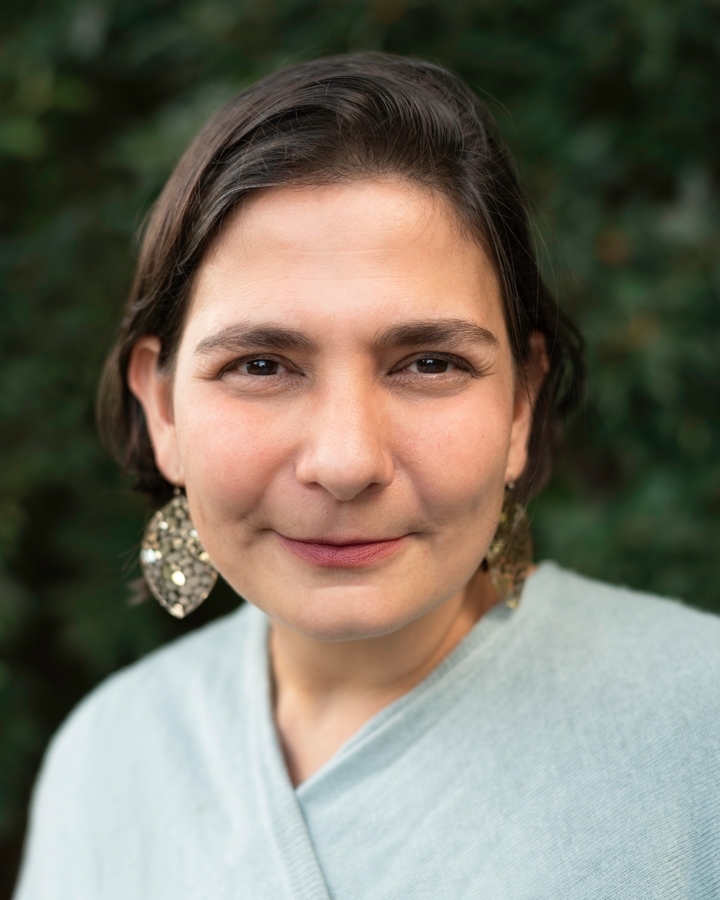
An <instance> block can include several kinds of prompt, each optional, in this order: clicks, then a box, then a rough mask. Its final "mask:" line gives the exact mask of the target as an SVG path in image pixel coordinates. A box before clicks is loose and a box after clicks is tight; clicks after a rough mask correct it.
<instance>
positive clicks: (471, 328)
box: [374, 319, 498, 348]
mask: <svg viewBox="0 0 720 900" xmlns="http://www.w3.org/2000/svg"><path fill="white" fill-rule="evenodd" d="M433 344H484V345H485V346H486V347H497V346H498V339H497V338H496V337H495V335H494V334H493V333H492V331H488V329H487V328H483V327H482V326H481V325H476V324H475V323H474V322H468V321H466V320H465V319H428V320H427V321H420V322H407V323H403V324H401V325H392V326H391V327H390V328H386V329H385V330H384V331H381V332H380V334H379V335H378V336H377V338H376V339H375V341H374V346H375V347H376V348H379V347H419V346H423V345H425V346H428V347H430V346H431V345H433Z"/></svg>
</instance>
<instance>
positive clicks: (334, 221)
mask: <svg viewBox="0 0 720 900" xmlns="http://www.w3.org/2000/svg"><path fill="white" fill-rule="evenodd" d="M158 347H159V345H158V342H157V340H156V339H154V338H147V339H143V340H142V341H140V342H139V343H138V345H137V346H136V348H135V351H134V354H133V360H132V363H131V368H130V383H131V386H132V388H133V390H134V391H135V393H136V394H137V395H138V396H139V397H140V399H141V400H142V402H143V405H144V407H145V410H146V415H147V419H148V424H149V427H150V432H151V437H152V440H153V445H154V447H155V452H156V458H157V462H158V465H159V468H160V470H161V471H162V472H163V474H164V475H165V477H166V478H167V479H168V480H169V481H171V482H173V483H175V484H179V485H184V486H185V488H186V491H187V496H188V500H189V504H190V510H191V513H192V517H193V520H194V522H195V525H196V527H197V530H198V532H199V534H200V537H201V539H202V541H203V543H204V545H205V547H206V549H207V550H208V552H209V554H210V557H211V558H212V560H213V561H214V563H215V564H216V566H217V568H218V569H219V570H220V572H221V573H222V575H223V576H224V577H225V579H226V580H227V581H228V582H229V583H230V584H231V585H232V586H233V587H234V588H235V590H236V591H238V593H240V594H241V595H242V596H243V597H245V598H247V599H248V600H250V601H251V602H252V603H254V604H256V605H257V606H259V607H261V608H262V609H263V610H265V611H266V612H267V613H268V614H269V615H270V616H271V617H273V618H274V619H276V620H279V621H281V622H283V623H284V624H286V625H288V626H289V627H291V628H293V629H295V630H297V631H298V632H300V633H302V634H304V635H306V636H309V637H313V638H316V639H320V640H343V639H353V638H362V637H370V636H377V635H380V634H387V633H389V632H392V631H394V630H396V629H398V628H400V627H402V626H403V625H405V624H407V623H409V622H410V621H412V620H414V619H416V618H418V617H419V616H421V615H423V614H424V613H427V612H430V611H431V610H433V609H435V608H436V607H438V606H439V605H440V604H442V603H443V602H445V601H447V600H449V599H450V598H451V597H453V596H454V595H456V594H457V593H458V592H459V591H462V590H463V589H464V587H465V586H466V585H467V584H468V582H469V581H470V579H471V578H472V576H473V575H474V573H475V572H476V570H477V568H478V566H479V564H480V562H481V561H482V559H483V557H484V555H485V552H486V549H487V547H488V544H489V542H490V540H491V538H492V536H493V533H494V530H495V527H496V523H497V521H498V517H499V511H500V507H501V504H502V498H503V488H504V485H505V484H506V483H507V482H508V481H511V480H514V479H516V478H517V477H518V476H519V474H520V473H521V471H522V469H523V466H524V464H525V459H526V452H525V447H526V444H527V437H528V430H529V424H530V415H531V409H530V401H529V397H528V389H527V386H525V385H524V384H523V382H522V380H521V379H520V378H519V377H516V373H515V371H514V365H513V359H512V355H511V350H510V344H509V340H508V335H507V331H506V328H505V324H504V319H503V313H502V306H501V299H500V291H499V287H498V282H497V279H496V276H495V274H494V272H493V269H492V267H491V265H490V263H489V262H488V260H487V258H486V257H485V255H484V253H483V252H482V250H480V249H479V247H478V246H477V244H476V243H474V242H472V241H470V240H468V239H467V238H466V237H464V236H463V235H462V233H461V231H460V229H459V228H458V226H457V224H456V221H455V219H454V216H453V213H452V212H451V210H450V208H449V207H448V206H447V204H446V203H445V201H443V200H442V199H439V198H438V197H437V196H434V195H432V194H430V193H429V192H428V191H426V190H424V189H422V188H419V187H416V186H413V185H411V184H409V183H407V182H404V181H361V182H357V183H351V184H342V185H332V186H325V187H307V188H292V189H291V188H287V189H285V188H283V189H274V190H271V191H268V192H266V193H264V194H262V195H259V196H258V197H256V198H255V199H253V200H252V201H251V202H250V203H249V204H247V205H246V206H245V207H244V208H243V210H242V212H241V213H240V214H238V215H237V216H236V217H235V218H234V219H233V220H232V221H231V222H230V223H229V224H228V226H227V227H226V229H225V230H224V232H223V234H222V236H221V238H220V240H219V241H218V243H217V244H216V246H215V247H214V249H213V251H212V252H211V254H210V255H209V256H208V258H207V259H206V260H205V261H204V263H203V264H202V266H201V268H200V270H199V273H198V278H197V281H196V285H195V288H194V293H193V297H192V302H191V305H190V308H189V312H188V315H187V321H186V324H185V328H184V332H183V335H182V339H181V342H180V346H179V350H178V354H177V360H176V364H175V366H174V371H173V374H172V377H171V378H170V377H168V376H165V375H163V374H162V373H161V372H159V371H158V370H157V367H156V365H155V363H156V359H157V356H156V354H157V349H158Z"/></svg>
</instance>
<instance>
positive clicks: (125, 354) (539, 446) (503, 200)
mask: <svg viewBox="0 0 720 900" xmlns="http://www.w3.org/2000/svg"><path fill="white" fill-rule="evenodd" d="M376 176H397V177H401V178H405V179H408V180H409V181H410V182H412V183H416V184H418V185H422V186H425V187H426V188H429V189H430V190H432V191H434V192H436V193H437V194H438V195H441V196H443V197H444V198H446V200H447V201H449V202H450V205H451V207H452V208H453V209H454V210H455V213H456V214H457V219H458V222H459V223H460V225H461V227H462V228H463V229H464V230H465V232H466V233H467V234H469V235H471V236H472V237H473V238H474V239H475V240H477V241H478V243H479V245H480V246H481V247H482V248H483V249H484V250H485V252H486V253H487V255H488V257H489V259H490V260H491V262H492V264H493V266H494V268H495V272H496V274H497V277H498V280H499V283H500V287H501V292H502V302H503V307H504V316H505V322H506V325H507V329H508V334H509V337H510V342H511V347H512V353H513V357H514V359H515V361H516V362H517V363H518V364H520V365H521V364H522V363H523V362H524V361H526V360H527V358H528V354H529V352H530V348H529V336H530V334H531V333H532V332H535V331H539V332H541V333H542V334H543V335H544V336H545V339H546V344H547V350H548V358H549V365H550V368H549V372H548V375H547V377H546V379H545V381H544V383H543V386H542V388H541V390H540V393H539V395H538V397H537V399H536V403H535V408H534V414H533V423H532V428H531V433H530V438H529V442H528V463H527V465H526V467H525V471H524V473H523V475H522V477H521V478H520V480H519V481H518V486H517V490H518V494H519V495H520V496H521V497H522V498H523V499H527V498H528V497H529V496H531V495H532V494H534V493H535V492H537V490H539V488H540V487H542V485H543V484H544V483H545V482H546V480H547V479H548V477H549V474H550V471H551V461H552V456H553V454H554V451H555V449H556V446H557V443H558V440H559V435H560V433H561V427H560V426H561V425H562V423H563V420H564V419H565V418H566V417H567V415H568V414H569V413H570V412H571V411H572V409H573V408H574V407H575V406H576V405H577V402H578V400H579V397H580V395H581V388H582V383H583V374H584V368H583V343H582V339H581V337H580V335H579V333H578V331H577V330H576V328H575V327H574V325H573V324H572V323H571V322H570V321H569V320H568V318H567V317H566V316H565V315H564V314H563V313H562V312H561V311H560V310H559V308H558V306H557V303H556V301H555V298H554V296H553V295H552V294H551V292H550V291H549V290H548V289H547V287H546V285H545V283H544V282H543V279H542V277H541V275H540V272H539V269H538V264H537V259H536V255H535V251H534V247H533V242H532V240H531V236H530V230H529V226H528V215H527V211H526V204H525V200H524V197H523V195H522V193H521V191H520V188H519V186H518V182H517V179H516V177H515V174H514V171H513V165H512V161H511V158H510V154H509V151H508V149H507V147H506V145H505V143H504V141H503V140H502V138H501V136H500V135H499V133H498V130H497V127H496V125H495V123H494V121H493V119H492V116H491V115H490V113H489V111H488V109H487V108H486V106H485V105H484V104H483V103H482V102H481V101H480V99H479V98H478V97H477V96H476V95H475V94H474V93H473V91H472V90H471V89H470V88H469V87H468V86H467V85H466V84H465V83H464V82H463V81H462V80H461V79H459V78H458V77H456V76H455V75H453V74H452V73H450V72H449V71H447V70H446V69H444V68H442V67H441V66H438V65H434V64H432V63H429V62H425V61H422V60H417V59H410V58H407V57H400V56H391V55H385V54H376V53H362V54H349V55H343V56H335V57H330V58H325V59H318V60H315V61H312V62H305V63H301V64H299V65H293V66H290V67H288V68H285V69H282V70H281V71H279V72H276V73H275V74H272V75H270V76H268V77H266V78H263V79H262V80H260V81H258V82H257V83H256V84H254V85H252V86H251V87H249V88H248V89H247V90H244V91H243V92H242V93H240V94H238V95H237V96H236V97H235V98H234V99H233V100H231V101H230V102H229V103H227V104H226V105H225V106H223V107H222V108H221V109H220V110H219V111H218V112H217V113H215V115H214V116H212V118H211V119H210V120H209V121H208V122H207V123H206V124H205V126H204V127H203V128H202V130H201V131H200V133H199V134H198V136H197V137H196V138H195V140H194V141H193V142H192V144H191V145H190V147H189V148H188V149H187V151H186V152H185V154H184V155H183V157H182V158H181V160H180V162H179V163H178V165H177V167H176V169H175V171H174V172H173V173H172V175H171V176H170V178H169V180H168V182H167V184H166V186H165V188H164V190H163V191H162V193H161V195H160V197H159V199H158V200H157V202H156V204H155V206H154V208H153V210H152V213H151V215H150V216H149V219H148V222H147V227H146V229H145V233H144V237H143V241H142V246H141V251H140V255H139V260H138V266H137V272H136V275H135V280H134V283H133V286H132V289H131V293H130V296H129V299H128V302H127V306H126V309H125V314H124V316H123V319H122V323H121V326H120V332H119V335H118V338H117V341H116V343H115V346H114V348H113V350H112V351H111V353H110V355H109V357H108V359H107V362H106V365H105V369H104V372H103V377H102V380H101V385H100V393H99V401H98V414H99V415H98V418H99V425H100V429H101V434H102V435H103V437H104V440H105V442H106V444H107V445H108V447H109V448H110V449H111V451H112V452H113V453H114V454H115V456H116V457H117V458H118V459H119V461H120V462H121V464H122V466H123V468H124V469H125V470H126V471H127V472H129V473H130V474H131V475H132V476H133V477H134V483H135V487H136V488H137V489H138V490H141V491H143V492H145V493H147V494H148V495H150V496H151V497H152V498H153V499H154V500H155V501H156V502H157V503H161V502H165V500H166V499H167V498H168V497H169V496H170V495H171V491H172V487H171V485H169V484H168V482H167V481H166V480H165V479H164V478H163V476H162V475H161V473H160V472H159V470H158V468H157V465H156V463H155V457H154V453H153V450H152V446H151V443H150V437H149V434H148V430H147V425H146V422H145V418H144V414H143V411H142V408H141V406H140V404H139V403H138V401H137V399H136V398H135V397H134V396H133V395H132V393H131V392H130V390H129V388H128V385H127V367H128V362H129V358H130V354H131V351H132V348H133V345H134V344H135V343H136V341H137V340H138V339H139V338H140V337H142V336H144V335H154V336H156V337H158V338H159V339H160V342H161V345H162V350H161V356H160V364H161V365H169V364H171V363H172V361H173V359H174V354H175V352H176V350H177V346H178V343H179V339H180V336H181V333H182V328H183V324H184V319H185V315H186V311H187V307H188V302H189V299H190V295H191V290H192V285H193V281H194V278H195V274H196V272H197V270H198V267H199V266H200V264H201V263H202V261H203V258H204V257H205V255H206V254H207V252H208V250H209V248H210V247H211V245H212V244H213V242H214V241H215V240H216V239H217V237H218V235H219V234H220V233H221V231H222V228H223V225H224V223H226V222H228V221H229V219H230V216H231V214H232V213H234V212H235V211H236V210H238V209H239V208H240V207H241V206H242V204H243V202H244V201H245V200H246V199H247V198H248V197H250V196H252V195H254V194H257V193H258V192H260V191H264V190H266V189H268V188H275V187H282V186H291V185H298V186H300V185H321V184H330V183H342V182H349V181H352V180H357V179H359V178H368V177H376Z"/></svg>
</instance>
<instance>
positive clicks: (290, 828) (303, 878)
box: [245, 574, 536, 900]
mask: <svg viewBox="0 0 720 900" xmlns="http://www.w3.org/2000/svg"><path fill="white" fill-rule="evenodd" d="M535 577H536V575H535V574H533V575H532V576H531V577H530V578H529V579H528V584H529V583H530V582H531V581H533V580H534V579H535ZM526 587H527V586H526ZM526 593H527V590H524V591H523V595H525V594H526ZM523 600H525V596H523ZM523 606H524V603H522V602H521V603H520V606H519V607H518V610H511V609H509V608H508V607H507V606H505V605H504V604H498V605H497V606H494V607H492V609H490V610H489V611H488V612H487V613H486V614H485V615H484V616H483V617H482V618H481V619H479V620H478V622H476V623H475V625H474V626H473V628H472V629H471V630H470V631H469V632H468V634H467V635H466V636H465V637H464V638H463V640H462V641H460V643H459V644H458V645H457V647H455V648H454V649H453V650H452V651H451V652H450V653H449V654H448V655H447V656H446V657H445V659H443V660H442V661H441V662H440V663H439V665H438V666H436V667H435V668H434V669H433V670H432V671H431V672H430V673H429V674H428V675H427V676H426V677H425V678H424V679H423V680H422V681H421V682H420V683H419V684H417V685H416V686H415V687H414V688H412V690H410V691H408V693H406V694H404V695H403V696H402V697H399V698H398V699H397V700H395V701H393V702H392V703H390V704H388V706H386V707H384V708H383V709H382V710H380V711H379V712H378V713H376V714H375V715H374V716H373V717H372V718H371V719H369V720H368V721H367V722H366V723H365V724H364V725H363V726H362V727H361V728H360V729H359V730H358V731H357V732H356V733H355V734H354V735H353V736H352V737H351V738H349V739H348V740H347V741H346V742H345V743H344V744H342V746H341V747H340V748H339V749H338V750H337V752H336V753H335V754H333V756H332V757H331V758H330V759H329V760H328V761H327V762H326V763H325V764H324V765H322V766H321V767H320V768H319V769H318V770H317V771H316V772H314V773H313V774H312V775H311V776H310V777H309V778H308V779H306V780H305V781H303V782H302V783H301V784H300V785H298V787H297V788H295V787H293V784H292V782H291V780H290V776H289V774H288V771H287V766H286V763H285V759H284V756H283V752H282V748H281V745H280V740H279V736H278V733H277V727H276V724H275V718H274V715H273V708H272V683H271V675H270V656H269V640H268V638H269V620H268V618H267V616H266V615H265V614H264V613H262V612H261V611H260V610H258V609H257V608H251V609H249V610H248V613H249V619H250V622H249V623H248V624H249V627H250V635H249V637H250V640H249V647H248V651H249V652H248V654H247V656H246V661H245V665H246V671H245V679H246V685H247V687H248V688H249V690H248V692H247V695H246V696H247V697H248V702H249V703H250V705H251V707H252V709H251V713H252V715H251V722H250V725H251V731H252V734H251V735H250V738H251V740H250V745H251V747H252V752H253V756H254V758H253V759H252V760H250V761H249V763H250V768H251V771H256V772H258V774H259V778H258V779H257V782H258V783H257V792H258V795H259V796H258V801H259V804H258V805H259V808H260V809H261V810H262V811H263V814H264V816H265V818H266V824H267V826H268V828H269V829H270V832H271V833H272V834H273V836H274V838H275V841H276V844H277V850H278V853H279V856H280V858H281V859H282V863H283V866H284V870H285V872H286V875H287V878H288V882H289V886H290V888H291V892H292V896H293V897H294V898H296V900H331V897H330V893H329V891H328V888H327V885H326V883H325V879H324V875H323V872H322V869H321V868H320V864H319V861H318V858H317V854H316V852H315V848H314V846H313V843H312V838H311V836H310V833H309V831H308V828H307V823H306V820H305V817H304V815H303V808H302V807H303V802H304V801H305V800H306V799H307V797H308V796H311V795H312V793H313V791H314V790H316V789H317V788H318V787H321V786H323V785H324V784H325V783H326V782H327V781H328V780H330V781H332V780H333V779H334V778H335V777H336V776H337V775H338V774H339V773H340V772H341V771H342V769H343V768H344V767H345V765H346V763H347V762H348V761H349V760H352V758H353V757H355V756H356V755H357V754H358V753H361V752H363V749H364V748H365V747H367V746H368V745H372V743H373V741H374V740H375V739H376V738H378V737H379V736H380V735H381V734H382V733H383V732H384V731H386V730H388V729H390V730H392V728H393V725H394V723H396V722H398V721H400V720H402V719H404V718H405V717H406V715H407V714H412V710H413V709H416V708H417V707H418V706H422V705H424V704H423V701H424V699H425V698H426V697H427V696H428V695H429V694H434V693H435V692H437V691H442V690H443V689H444V687H445V686H447V685H449V684H452V685H453V686H455V687H456V688H457V687H458V686H460V687H461V684H462V682H463V681H464V678H463V674H464V670H465V669H467V670H468V675H469V674H470V673H471V672H472V670H473V663H474V657H475V656H476V653H477V651H478V649H479V648H481V647H485V646H486V645H487V644H488V643H489V642H491V641H492V639H493V636H494V635H497V634H500V633H502V632H503V631H507V629H503V628H502V626H503V624H505V623H507V622H509V621H511V620H512V619H513V617H515V616H517V615H518V612H519V611H520V610H522V609H523ZM451 675H452V676H458V677H450V678H449V677H448V676H451Z"/></svg>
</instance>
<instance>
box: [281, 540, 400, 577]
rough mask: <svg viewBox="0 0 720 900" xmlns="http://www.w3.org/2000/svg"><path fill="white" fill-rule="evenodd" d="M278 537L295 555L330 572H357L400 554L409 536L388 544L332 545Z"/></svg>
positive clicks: (358, 543)
mask: <svg viewBox="0 0 720 900" xmlns="http://www.w3.org/2000/svg"><path fill="white" fill-rule="evenodd" d="M278 537H279V538H280V543H281V544H282V545H283V547H285V549H286V550H288V551H289V552H290V553H292V554H293V556H296V557H298V559H302V560H303V561H304V562H309V563H312V564H313V565H316V566H322V567H323V568H327V569H332V568H336V569H357V568H360V567H361V566H369V565H371V564H372V563H376V562H380V561H381V560H383V559H387V558H388V557H389V556H392V554H393V553H395V552H397V550H399V549H400V547H401V545H402V543H403V541H404V540H405V537H399V538H393V539H391V540H387V541H353V542H352V543H346V544H331V543H323V542H321V541H296V540H293V539H292V538H288V537H285V536H284V535H282V534H280V535H278Z"/></svg>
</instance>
